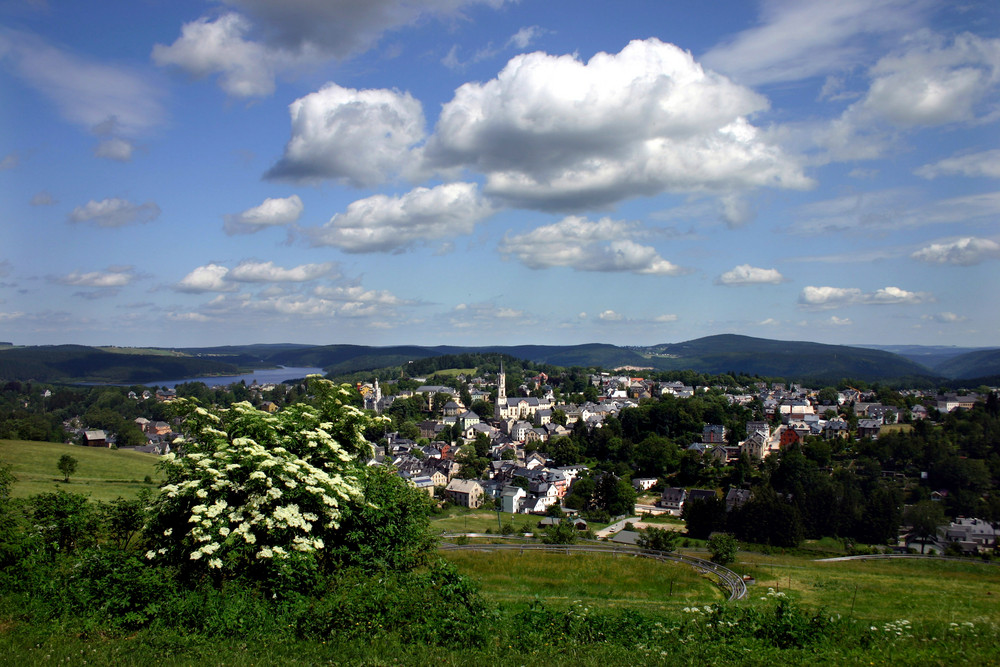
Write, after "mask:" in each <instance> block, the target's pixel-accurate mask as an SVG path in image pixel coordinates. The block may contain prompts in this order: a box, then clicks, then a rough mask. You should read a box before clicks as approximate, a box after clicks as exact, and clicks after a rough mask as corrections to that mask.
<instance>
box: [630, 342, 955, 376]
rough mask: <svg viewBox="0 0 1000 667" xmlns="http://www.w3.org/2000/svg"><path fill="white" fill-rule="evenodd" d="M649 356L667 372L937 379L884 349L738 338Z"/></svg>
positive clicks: (657, 350) (663, 348) (659, 349)
mask: <svg viewBox="0 0 1000 667" xmlns="http://www.w3.org/2000/svg"><path fill="white" fill-rule="evenodd" d="M648 354H649V355H650V362H651V364H652V365H654V366H656V367H657V368H659V369H662V370H685V369H690V370H695V371H698V372H700V373H713V374H714V373H727V372H730V371H733V372H736V373H749V374H751V375H753V374H756V375H763V376H767V377H785V378H796V379H802V380H820V381H824V382H835V381H837V380H839V379H841V378H855V379H860V380H865V381H879V380H889V379H903V378H924V379H931V378H932V377H933V376H935V375H936V374H935V373H934V372H933V371H931V370H930V369H928V368H927V367H925V366H922V365H920V364H917V363H915V362H912V361H910V360H908V359H904V358H903V357H901V356H899V355H896V354H892V353H891V352H884V351H882V350H872V349H865V348H860V347H848V346H846V345H825V344H822V343H810V342H805V341H783V340H768V339H764V338H752V337H750V336H737V335H733V334H721V335H718V336H708V337H706V338H699V339H697V340H691V341H687V342H684V343H675V344H667V345H657V346H654V347H652V348H649V349H648Z"/></svg>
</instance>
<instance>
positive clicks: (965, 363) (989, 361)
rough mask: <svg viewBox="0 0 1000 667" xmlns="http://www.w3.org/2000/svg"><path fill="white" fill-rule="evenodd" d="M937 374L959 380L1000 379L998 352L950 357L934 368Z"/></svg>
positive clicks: (987, 351) (972, 353) (999, 356)
mask: <svg viewBox="0 0 1000 667" xmlns="http://www.w3.org/2000/svg"><path fill="white" fill-rule="evenodd" d="M934 370H935V371H936V372H937V373H938V374H939V375H943V376H945V377H948V378H956V379H959V380H972V379H976V378H997V377H1000V350H977V351H975V352H969V353H967V354H962V355H959V356H957V357H952V358H951V359H948V360H947V361H944V362H942V363H940V364H938V365H937V366H935V367H934Z"/></svg>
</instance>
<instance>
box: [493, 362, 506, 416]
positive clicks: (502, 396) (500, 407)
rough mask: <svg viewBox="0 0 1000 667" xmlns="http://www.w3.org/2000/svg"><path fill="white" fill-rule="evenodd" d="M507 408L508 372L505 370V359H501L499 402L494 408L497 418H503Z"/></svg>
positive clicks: (498, 386) (498, 379) (498, 388)
mask: <svg viewBox="0 0 1000 667" xmlns="http://www.w3.org/2000/svg"><path fill="white" fill-rule="evenodd" d="M506 409H507V374H506V373H504V372H503V359H501V360H500V373H499V374H498V375H497V403H496V406H495V408H494V410H493V416H494V417H495V418H496V419H502V418H503V416H504V412H503V411H504V410H506Z"/></svg>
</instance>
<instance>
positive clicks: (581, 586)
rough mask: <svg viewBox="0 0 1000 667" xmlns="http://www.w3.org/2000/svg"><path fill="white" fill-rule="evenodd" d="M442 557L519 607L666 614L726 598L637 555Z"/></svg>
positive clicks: (689, 571) (707, 584) (691, 576)
mask: <svg viewBox="0 0 1000 667" xmlns="http://www.w3.org/2000/svg"><path fill="white" fill-rule="evenodd" d="M442 555H443V556H444V557H445V558H447V559H448V561H450V562H451V563H454V564H455V565H456V566H457V567H458V569H459V571H460V572H461V573H462V574H465V575H468V576H469V577H471V578H472V579H474V580H475V581H477V582H478V583H479V585H480V587H481V590H482V591H483V593H484V594H485V595H486V596H487V597H489V598H491V599H492V600H495V601H497V602H501V603H503V604H504V605H507V606H513V607H518V606H520V605H526V604H528V603H529V602H531V601H532V600H534V599H540V600H542V601H544V602H545V604H546V605H547V606H549V607H552V608H553V609H563V608H566V607H569V606H570V605H573V604H582V605H584V606H587V607H595V608H631V609H639V610H643V611H649V612H661V611H678V610H680V609H681V608H682V607H687V606H689V605H705V604H712V603H716V602H722V601H724V600H725V598H726V596H725V594H724V593H723V592H722V589H720V588H719V587H718V586H716V585H715V584H714V583H713V581H712V580H711V579H709V578H707V577H705V576H702V575H701V573H699V572H698V571H696V570H695V569H694V568H692V567H691V566H690V565H684V564H681V563H665V562H662V561H656V560H653V559H650V558H643V557H641V556H635V555H631V554H615V555H612V554H590V553H579V552H575V553H567V554H557V553H544V552H537V551H524V552H523V553H522V552H519V551H492V552H478V551H464V550H463V551H447V552H442Z"/></svg>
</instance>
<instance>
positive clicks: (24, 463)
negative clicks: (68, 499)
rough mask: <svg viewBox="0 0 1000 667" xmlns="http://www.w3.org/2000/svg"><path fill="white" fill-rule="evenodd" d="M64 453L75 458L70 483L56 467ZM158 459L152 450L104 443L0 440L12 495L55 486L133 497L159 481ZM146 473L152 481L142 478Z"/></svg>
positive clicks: (101, 496) (96, 496)
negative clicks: (146, 451)
mask: <svg viewBox="0 0 1000 667" xmlns="http://www.w3.org/2000/svg"><path fill="white" fill-rule="evenodd" d="M63 454H69V455H70V456H72V457H73V458H75V459H76V460H77V461H78V465H77V468H76V472H75V473H73V474H72V475H71V476H70V483H69V484H66V483H65V482H63V477H62V473H60V472H59V470H58V469H57V468H56V463H57V462H58V461H59V457H60V456H62V455H63ZM157 459H158V457H157V456H156V455H155V454H143V453H141V452H133V451H127V450H118V449H107V448H104V447H80V446H79V445H66V444H63V443H61V442H28V441H25V440H0V463H5V464H10V466H11V468H12V472H13V473H14V476H15V477H17V481H16V482H15V483H14V487H13V489H12V495H13V496H14V497H15V498H26V497H28V496H32V495H35V494H38V493H51V492H52V491H54V490H56V489H57V488H58V489H62V490H63V491H67V492H71V493H82V494H84V495H87V496H90V499H91V500H95V501H96V500H103V501H109V500H114V499H115V498H117V497H119V496H121V497H123V498H134V497H135V496H136V495H137V494H138V493H139V490H140V489H143V488H148V489H156V486H157V484H158V483H159V482H160V481H161V479H160V478H161V475H160V473H159V471H158V470H157V469H156V461H157ZM147 476H149V478H150V479H151V480H152V483H151V484H147V483H145V482H144V481H143V480H145V478H146V477H147Z"/></svg>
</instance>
